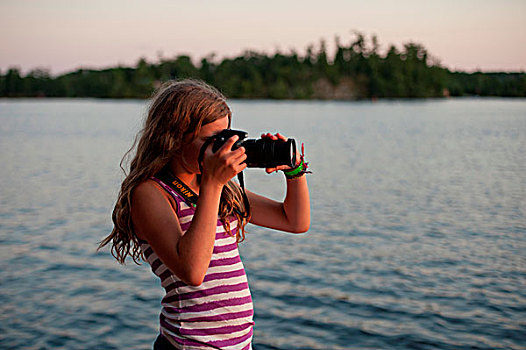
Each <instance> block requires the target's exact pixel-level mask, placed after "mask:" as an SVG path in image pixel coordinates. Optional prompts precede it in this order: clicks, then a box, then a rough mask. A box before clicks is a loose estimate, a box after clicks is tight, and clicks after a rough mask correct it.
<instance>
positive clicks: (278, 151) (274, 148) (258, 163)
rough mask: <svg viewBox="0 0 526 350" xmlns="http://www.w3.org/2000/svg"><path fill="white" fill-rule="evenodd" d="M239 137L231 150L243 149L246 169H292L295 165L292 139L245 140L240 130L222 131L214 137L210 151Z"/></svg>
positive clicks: (245, 134) (245, 137) (243, 133)
mask: <svg viewBox="0 0 526 350" xmlns="http://www.w3.org/2000/svg"><path fill="white" fill-rule="evenodd" d="M234 135H237V136H239V140H237V141H236V143H234V145H233V146H232V150H235V149H237V148H239V147H244V148H245V154H246V155H247V159H246V160H245V163H247V166H248V167H251V168H274V167H277V166H278V165H286V166H289V167H291V168H292V167H294V166H295V165H296V152H297V151H296V141H295V140H294V139H288V140H287V141H283V140H271V139H267V138H261V139H247V137H248V133H247V132H245V131H241V130H232V129H224V130H222V131H221V132H219V133H218V134H217V135H215V136H214V137H213V138H214V142H213V145H212V151H213V152H216V151H217V150H218V149H219V148H221V146H223V145H224V143H225V142H226V141H227V140H228V139H229V138H231V137H232V136H234Z"/></svg>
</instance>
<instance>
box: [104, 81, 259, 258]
mask: <svg viewBox="0 0 526 350" xmlns="http://www.w3.org/2000/svg"><path fill="white" fill-rule="evenodd" d="M225 115H228V125H229V127H230V123H231V119H232V112H231V111H230V108H229V107H228V105H227V104H226V98H225V97H224V96H223V95H222V94H221V93H220V92H219V91H218V90H217V89H215V88H213V87H211V86H209V85H207V84H205V83H204V82H202V81H198V80H191V79H186V80H180V81H168V82H166V83H164V84H163V85H162V86H161V87H160V88H159V89H158V90H157V91H156V92H155V94H154V95H153V98H152V100H151V104H150V107H149V110H148V116H147V118H146V120H145V122H144V126H143V128H142V130H141V131H140V132H139V133H138V134H137V136H136V137H135V141H134V143H133V145H132V147H131V148H130V150H129V151H128V152H126V154H125V155H124V157H123V158H122V160H121V163H120V166H121V169H122V170H123V171H124V174H125V179H124V181H123V182H122V185H121V189H120V192H119V195H118V198H117V202H116V204H115V208H114V209H113V215H112V220H113V224H114V227H113V230H112V232H111V234H110V235H109V236H108V237H106V238H105V239H103V240H102V241H101V242H100V244H99V248H98V249H101V248H102V247H104V246H105V245H107V244H109V243H110V242H111V243H112V246H111V254H112V255H113V256H114V257H115V259H117V261H119V262H120V263H121V264H124V262H125V260H126V257H127V256H128V255H129V256H131V258H132V259H133V261H134V262H135V263H137V264H139V259H140V258H143V256H142V252H141V250H140V245H139V239H138V237H137V235H136V233H135V229H134V225H133V222H132V218H131V198H132V193H133V190H134V189H135V188H136V187H137V186H138V185H139V184H140V183H142V182H144V181H146V180H148V179H149V178H150V177H152V176H154V175H155V174H156V173H158V172H159V171H160V170H161V169H162V168H163V167H164V166H166V165H167V164H168V162H169V161H170V160H171V159H172V158H173V157H174V156H175V155H176V154H177V153H179V152H180V151H181V147H182V146H183V144H184V141H183V138H184V137H185V136H187V135H190V136H191V140H193V139H195V137H197V135H198V134H199V131H200V130H201V127H202V126H203V125H206V124H208V123H212V122H213V121H215V120H217V119H220V118H223V117H225ZM190 142H191V141H190ZM134 150H135V155H134V156H133V159H132V161H131V164H130V170H129V173H126V170H125V169H124V166H123V164H124V163H125V162H126V160H127V159H129V157H130V156H131V154H132V152H133V151H134ZM247 209H248V208H245V206H244V202H243V197H242V194H241V189H240V188H239V186H238V185H237V184H236V183H235V182H233V181H229V182H228V183H227V184H226V185H225V186H224V187H223V192H222V193H221V201H220V205H219V213H218V215H219V217H220V219H221V221H222V222H223V226H224V228H225V230H226V231H227V232H228V233H229V234H232V233H231V231H230V224H229V220H228V217H232V216H233V217H235V218H237V220H238V224H239V225H238V227H239V229H238V232H237V235H236V236H237V237H236V238H237V241H238V242H241V241H243V240H244V239H245V225H246V224H247V222H248V220H249V218H248V217H247V216H246V215H244V214H245V213H247V212H248V210H247Z"/></svg>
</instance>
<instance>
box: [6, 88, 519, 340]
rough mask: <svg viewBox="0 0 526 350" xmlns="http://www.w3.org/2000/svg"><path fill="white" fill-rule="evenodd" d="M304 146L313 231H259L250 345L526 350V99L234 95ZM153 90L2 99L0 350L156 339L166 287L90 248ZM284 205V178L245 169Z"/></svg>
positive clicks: (245, 250)
mask: <svg viewBox="0 0 526 350" xmlns="http://www.w3.org/2000/svg"><path fill="white" fill-rule="evenodd" d="M230 105H231V107H232V110H233V118H234V120H233V127H234V128H237V129H242V130H246V131H248V132H249V135H250V137H252V138H255V137H258V136H259V135H260V133H262V132H267V131H269V132H278V131H279V132H281V133H283V134H285V135H287V136H289V137H294V138H295V139H296V140H297V141H298V142H300V143H301V142H303V143H305V154H306V159H307V160H308V161H309V162H310V165H311V170H312V171H313V174H310V175H309V177H308V181H309V187H310V191H311V201H312V202H311V207H312V224H311V228H310V230H309V232H308V233H305V234H302V235H292V234H285V233H281V232H277V231H273V230H269V229H263V228H259V227H255V226H248V227H247V229H248V233H247V239H246V241H245V242H243V243H241V244H240V251H241V254H242V257H243V261H244V263H245V267H246V270H247V274H248V278H249V282H250V285H251V290H252V294H253V299H254V304H255V322H256V325H255V334H254V349H255V350H265V349H267V350H269V349H283V350H288V349H298V350H299V349H323V350H329V349H331V350H332V349H526V321H525V320H526V317H525V316H526V253H525V252H526V200H525V198H526V100H525V99H480V98H469V99H439V100H433V99H431V100H393V101H380V102H376V103H373V102H369V101H360V102H323V101H304V102H291V101H239V100H233V101H230ZM146 110H147V102H146V101H139V100H137V101H135V100H93V99H69V100H68V99H0V149H1V158H0V161H1V162H0V178H1V179H2V181H1V182H0V242H1V244H0V253H1V255H0V305H1V306H0V310H1V313H0V320H1V322H0V348H2V349H148V348H151V344H152V342H153V340H154V339H155V337H156V335H157V332H158V313H159V310H160V299H161V297H162V295H163V293H162V292H163V291H162V289H161V287H160V283H159V282H158V281H157V280H156V277H155V276H154V275H153V274H152V273H151V271H150V269H149V266H148V264H146V263H145V264H142V265H141V266H137V265H134V264H133V262H128V264H127V265H125V266H122V265H119V264H118V263H117V262H116V261H115V260H114V259H113V258H112V257H111V255H110V254H109V250H108V249H103V250H102V251H100V252H97V251H96V247H97V243H98V241H100V240H101V239H102V238H103V237H105V236H106V235H107V234H109V232H110V231H111V228H112V223H111V211H112V209H113V204H114V202H115V200H116V196H117V192H118V189H119V186H120V182H121V181H122V179H123V175H122V171H121V170H120V168H119V162H120V160H121V158H122V156H123V155H124V153H125V152H126V151H127V150H128V148H129V147H130V146H131V144H132V143H133V139H134V136H135V134H136V132H137V131H138V130H139V129H140V127H141V123H142V119H143V117H144V115H145V112H146ZM245 173H246V174H245V182H246V185H247V187H248V188H250V189H251V190H252V191H255V192H258V193H261V194H265V195H267V196H269V197H271V198H274V199H278V200H281V199H282V198H283V193H284V189H285V184H284V182H285V181H284V180H283V176H282V175H281V174H272V175H267V174H265V173H264V172H263V171H262V170H259V169H249V170H247V171H246V172H245Z"/></svg>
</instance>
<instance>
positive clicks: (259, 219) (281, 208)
mask: <svg viewBox="0 0 526 350" xmlns="http://www.w3.org/2000/svg"><path fill="white" fill-rule="evenodd" d="M261 136H262V137H268V138H271V139H273V140H277V139H281V140H284V141H286V140H287V139H286V137H284V136H283V135H280V134H279V133H278V134H276V135H271V134H263V135H261ZM296 161H297V162H296V163H299V154H298V158H297V160H296ZM284 168H286V167H284V166H280V167H278V168H271V169H266V170H267V173H271V172H273V171H276V170H283V169H284ZM247 196H248V200H249V202H250V210H251V213H252V216H251V218H250V222H251V223H252V224H255V225H258V226H264V227H268V228H272V229H276V230H281V231H287V232H294V233H301V232H306V231H308V229H309V227H310V199H309V188H308V186H307V179H306V176H305V175H303V176H300V177H297V178H293V179H287V193H286V196H285V200H284V201H283V202H282V203H280V202H277V201H274V200H272V199H269V198H266V197H263V196H260V195H258V194H255V193H253V192H250V191H247Z"/></svg>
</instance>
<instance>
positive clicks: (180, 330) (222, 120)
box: [99, 80, 310, 350]
mask: <svg viewBox="0 0 526 350" xmlns="http://www.w3.org/2000/svg"><path fill="white" fill-rule="evenodd" d="M231 116H232V114H231V111H230V109H229V107H228V106H227V104H226V102H225V98H224V96H223V95H221V93H219V92H218V91H217V90H216V89H214V88H212V87H210V86H208V85H206V84H204V83H203V82H198V81H194V80H184V81H171V82H168V83H165V84H164V85H163V86H161V88H160V89H159V90H158V91H157V93H156V94H155V95H154V97H153V100H152V102H151V106H150V109H149V112H148V117H147V119H146V121H145V125H144V128H143V129H142V131H141V133H140V134H139V135H138V136H137V139H136V141H137V140H138V143H137V142H136V143H137V149H136V155H135V156H134V158H133V160H132V162H131V165H130V172H129V174H128V175H127V176H126V178H125V179H124V181H123V183H122V186H121V191H120V193H119V197H118V200H117V203H116V205H115V208H114V211H113V223H114V228H113V231H112V233H111V234H110V235H109V236H108V237H107V238H105V239H104V240H103V241H102V242H101V244H100V247H103V246H105V245H106V244H108V243H110V242H112V249H111V251H112V254H113V256H114V257H115V258H116V259H117V260H118V261H119V262H120V263H124V261H125V259H126V257H127V256H128V255H130V256H131V257H132V259H133V260H134V261H135V262H136V263H138V260H139V258H141V257H142V258H144V259H146V260H147V261H148V263H149V264H150V265H151V268H152V271H153V272H154V274H156V275H157V276H158V277H159V278H160V279H161V284H162V286H163V288H164V289H165V290H166V295H165V297H164V298H163V299H162V301H161V304H162V311H161V315H160V335H159V336H158V338H157V339H156V341H155V344H154V349H232V350H234V349H235V350H240V349H250V348H251V341H252V326H253V321H252V316H253V307H252V299H251V296H250V291H249V288H248V284H247V278H246V275H245V270H244V267H243V264H242V262H241V260H240V258H239V252H238V249H237V243H238V242H240V241H242V240H243V239H244V236H245V235H244V232H245V231H244V230H245V225H246V224H247V222H251V223H253V224H256V225H260V226H264V227H269V228H273V229H277V230H282V231H288V232H295V233H299V232H305V231H307V230H308V228H309V225H310V203H309V193H308V188H307V181H306V179H305V176H304V173H306V163H304V162H303V159H302V157H301V159H300V157H299V156H298V159H297V166H296V167H295V168H294V169H288V168H286V167H285V166H279V167H277V168H268V169H266V171H267V172H268V173H270V172H272V171H277V170H283V171H285V175H286V177H287V193H286V197H285V200H284V202H283V203H279V202H276V201H273V200H271V199H268V198H265V197H262V196H260V195H257V194H255V193H252V192H250V191H247V198H248V203H249V205H250V210H248V209H249V208H246V207H245V201H244V200H243V197H242V192H241V190H240V188H239V186H238V185H237V184H236V183H235V182H233V181H232V180H231V179H232V178H233V177H234V176H235V175H237V174H238V173H239V172H241V171H243V169H245V167H246V164H245V163H244V160H245V159H246V155H245V150H244V149H243V147H239V148H237V149H235V150H232V145H233V144H234V143H235V141H236V140H237V139H238V137H237V136H233V137H232V138H230V139H228V141H226V143H225V144H224V145H223V146H222V147H221V148H219V150H217V151H216V152H212V147H211V146H209V147H208V148H206V151H205V153H204V158H203V161H202V163H201V167H200V164H199V162H198V157H199V152H200V149H201V146H202V145H203V144H204V143H205V141H206V140H207V139H209V138H210V137H213V136H214V135H216V134H217V133H219V132H220V131H221V130H223V129H226V128H229V127H230V124H231ZM262 137H267V138H271V139H273V140H277V139H282V140H286V138H285V137H284V136H282V135H280V134H276V135H271V134H264V135H262ZM134 147H135V144H134V146H133V147H132V149H133V148H134ZM130 151H131V150H130ZM200 168H202V171H201V170H200ZM172 180H173V181H172ZM170 182H172V183H170ZM176 185H178V186H176ZM247 213H250V216H249V215H247ZM100 247H99V248H100Z"/></svg>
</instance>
